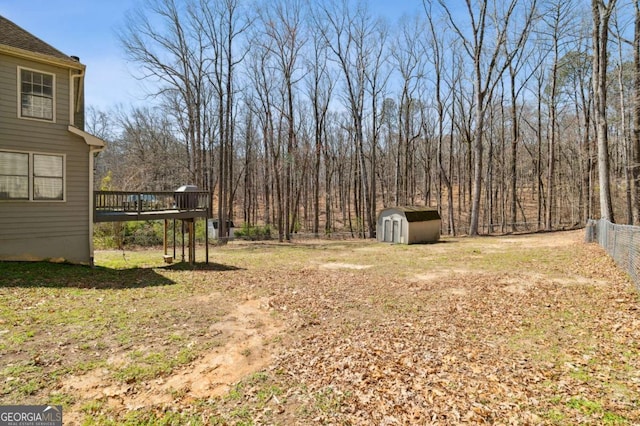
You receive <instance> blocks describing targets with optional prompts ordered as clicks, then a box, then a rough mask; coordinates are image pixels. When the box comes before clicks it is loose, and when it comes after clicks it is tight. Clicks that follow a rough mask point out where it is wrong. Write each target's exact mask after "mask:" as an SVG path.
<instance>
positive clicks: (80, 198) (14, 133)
mask: <svg viewBox="0 0 640 426" xmlns="http://www.w3.org/2000/svg"><path fill="white" fill-rule="evenodd" d="M18 66H22V67H26V68H32V69H35V70H39V71H43V72H49V73H54V74H55V75H56V87H55V96H56V98H55V99H56V114H55V123H48V122H40V121H34V120H26V119H20V118H18V111H17V108H18V94H17V78H18V74H17V73H18V71H17V70H18ZM69 95H70V93H69V70H68V69H66V68H58V67H54V66H50V65H46V64H39V63H36V62H30V61H27V60H22V59H18V58H13V57H8V56H3V55H1V54H0V149H7V150H14V151H24V152H42V153H52V154H65V155H66V164H65V172H66V174H65V198H66V200H65V201H64V202H59V201H56V202H40V201H30V202H27V201H24V202H23V201H0V260H8V259H9V260H37V259H65V260H67V261H70V262H75V263H88V262H89V261H90V253H89V250H90V249H89V183H88V176H89V169H88V167H89V147H88V146H87V145H86V143H85V142H84V140H83V139H82V138H80V137H79V136H76V135H73V134H71V133H70V132H69V131H68V130H67V126H68V125H69Z"/></svg>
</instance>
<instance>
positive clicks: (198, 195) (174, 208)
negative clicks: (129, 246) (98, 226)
mask: <svg viewBox="0 0 640 426" xmlns="http://www.w3.org/2000/svg"><path fill="white" fill-rule="evenodd" d="M209 197H210V195H209V193H208V192H207V191H191V192H126V191H94V195H93V221H94V222H127V221H134V220H162V219H194V218H205V219H206V218H209V217H211V216H210V212H209Z"/></svg>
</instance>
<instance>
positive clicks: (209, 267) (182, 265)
mask: <svg viewBox="0 0 640 426" xmlns="http://www.w3.org/2000/svg"><path fill="white" fill-rule="evenodd" d="M162 269H166V270H169V271H222V272H224V271H241V270H244V268H238V267H237V266H231V265H223V264H221V263H211V262H209V264H206V263H204V262H198V263H195V264H194V265H192V264H190V263H189V262H179V263H174V264H171V265H168V266H163V267H162Z"/></svg>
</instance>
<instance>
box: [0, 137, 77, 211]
mask: <svg viewBox="0 0 640 426" xmlns="http://www.w3.org/2000/svg"><path fill="white" fill-rule="evenodd" d="M0 152H10V153H16V154H27V155H28V156H29V169H28V173H29V198H28V199H26V198H14V199H6V200H4V199H0V203H7V202H9V203H20V202H22V203H24V202H33V203H64V202H66V201H67V155H66V154H60V153H53V152H39V151H13V150H9V149H0ZM34 155H50V156H55V157H62V199H60V200H53V199H35V197H34V191H35V185H34V178H35V175H34V160H33V156H34Z"/></svg>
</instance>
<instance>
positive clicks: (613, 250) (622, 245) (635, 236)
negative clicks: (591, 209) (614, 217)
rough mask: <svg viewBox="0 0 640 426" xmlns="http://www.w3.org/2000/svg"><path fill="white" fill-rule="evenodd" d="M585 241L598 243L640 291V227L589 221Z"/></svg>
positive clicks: (602, 220) (604, 221)
mask: <svg viewBox="0 0 640 426" xmlns="http://www.w3.org/2000/svg"><path fill="white" fill-rule="evenodd" d="M585 241H586V242H588V243H592V242H597V243H598V244H600V245H601V246H602V247H603V248H604V249H605V251H606V252H607V253H608V254H609V256H611V257H612V258H613V260H614V261H615V262H616V264H617V265H618V266H619V267H620V268H622V269H624V270H625V271H626V272H627V273H628V274H629V276H630V277H631V279H632V280H633V282H634V284H635V285H636V288H637V289H638V290H640V227H638V226H631V225H616V224H614V223H611V222H609V221H607V220H604V219H600V220H589V222H588V223H587V227H586V235H585Z"/></svg>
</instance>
